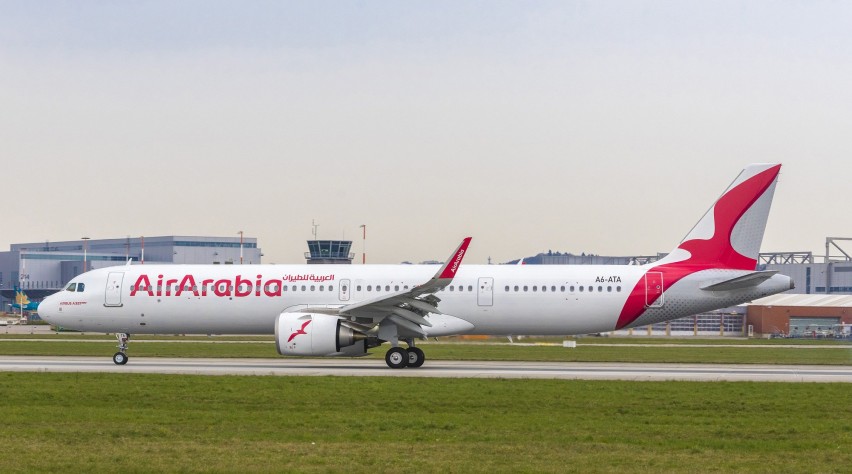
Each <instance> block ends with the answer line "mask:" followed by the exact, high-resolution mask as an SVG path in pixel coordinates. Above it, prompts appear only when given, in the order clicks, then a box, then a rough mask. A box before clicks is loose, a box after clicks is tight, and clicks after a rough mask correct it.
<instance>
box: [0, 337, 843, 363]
mask: <svg viewBox="0 0 852 474" xmlns="http://www.w3.org/2000/svg"><path fill="white" fill-rule="evenodd" d="M60 336H61V335H60ZM32 337H34V336H30V338H32ZM53 338H54V339H55V340H53V341H32V340H27V339H26V338H21V337H20V336H18V337H9V336H3V337H0V355H76V356H102V357H111V356H112V354H113V352H115V347H114V341H115V339H114V338H110V337H104V336H94V337H93V336H79V335H78V336H72V335H65V337H53ZM48 339H50V338H48ZM62 339H73V340H74V342H66V341H63V340H62ZM98 341H100V342H98ZM214 341H217V342H222V341H226V342H227V343H225V344H211V343H209V342H214ZM613 341H620V342H617V343H615V345H614V346H598V345H594V344H598V343H605V344H611V343H612V342H613ZM631 341H632V342H631ZM656 341H659V340H652V342H649V341H648V340H645V339H631V340H629V341H628V342H624V340H622V339H615V338H585V339H581V340H580V341H579V343H578V347H577V348H576V349H566V348H563V347H561V346H548V345H539V346H528V345H518V344H515V345H506V344H501V345H490V344H482V343H436V342H432V341H430V342H428V343H421V347H422V348H423V350H424V351H425V352H426V357H427V360H526V361H562V362H657V363H669V362H672V363H676V362H681V363H754V364H818V365H823V364H832V365H850V364H852V349H849V346H848V345H845V346H841V345H838V344H837V343H833V341H813V342H811V343H806V342H800V343H799V345H801V346H802V348H798V347H796V348H789V347H777V346H778V344H777V343H775V342H773V341H767V340H764V341H763V343H760V342H752V343H751V344H747V345H748V347H727V346H729V345H730V344H719V346H715V345H716V344H717V340H716V339H711V340H706V339H705V340H701V343H703V344H708V343H711V344H713V345H714V347H695V345H696V344H698V342H697V341H695V340H689V341H688V343H684V344H682V345H678V346H677V347H669V346H665V345H663V343H660V342H656ZM664 341H665V344H672V343H678V344H680V341H682V340H671V339H669V340H664ZM742 342H747V341H742ZM847 344H848V341H847ZM385 350H387V345H385V346H383V347H382V348H378V349H374V350H373V351H372V352H373V353H372V354H371V355H370V356H369V357H374V358H381V357H384V353H385ZM128 354H129V355H130V356H131V357H133V356H146V357H265V358H273V357H280V356H279V355H278V353H277V352H276V351H275V345H274V343H273V341H272V339H271V337H256V338H254V339H250V338H248V339H247V338H231V337H228V338H221V337H216V338H205V337H172V338H169V337H158V338H145V337H140V338H139V339H138V340H136V339H134V340H132V341H131V344H130V349H129V352H128Z"/></svg>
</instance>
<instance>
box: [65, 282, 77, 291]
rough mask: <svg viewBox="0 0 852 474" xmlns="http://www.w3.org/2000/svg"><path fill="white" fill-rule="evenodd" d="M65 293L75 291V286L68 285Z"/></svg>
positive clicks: (73, 284)
mask: <svg viewBox="0 0 852 474" xmlns="http://www.w3.org/2000/svg"><path fill="white" fill-rule="evenodd" d="M65 291H77V284H76V283H71V284H70V285H68V288H65Z"/></svg>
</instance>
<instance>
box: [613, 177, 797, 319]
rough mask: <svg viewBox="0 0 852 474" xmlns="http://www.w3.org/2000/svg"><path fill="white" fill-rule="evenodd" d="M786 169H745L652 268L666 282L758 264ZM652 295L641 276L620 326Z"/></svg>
mask: <svg viewBox="0 0 852 474" xmlns="http://www.w3.org/2000/svg"><path fill="white" fill-rule="evenodd" d="M780 170H781V165H780V164H758V165H751V166H749V167H747V168H746V169H744V170H743V171H742V173H740V175H739V176H738V177H737V179H736V180H734V182H733V183H732V184H731V186H729V187H728V189H727V190H726V191H725V193H724V194H723V195H722V197H720V198H719V200H717V201H716V203H715V204H714V205H713V207H711V208H710V210H709V211H707V213H706V214H705V215H704V217H703V218H701V220H700V221H698V224H696V225H695V227H693V229H692V231H690V233H689V234H688V235H687V236H686V238H685V239H684V240H683V242H681V243H680V245H678V247H677V248H676V249H675V250H674V251H672V252H671V253H670V254H669V255H668V256H666V258H664V259H662V260H660V261H659V262H657V263H656V264H654V265H652V266H650V267H649V268H648V270H649V271H655V272H662V273H663V282H664V284H665V288H670V287H671V286H673V285H674V284H675V283H677V282H678V281H680V280H681V279H682V278H684V277H686V276H687V275H691V274H693V273H696V272H699V271H702V270H708V269H730V270H747V271H752V270H754V269H755V268H756V266H757V257H758V252H759V250H760V242H761V240H763V231H764V229H765V227H766V220H767V218H768V216H769V206H770V204H771V202H772V194H773V193H774V191H775V183H776V181H777V178H778V173H779V171H780ZM646 296H647V295H646V288H645V279H644V278H641V279H640V280H639V282H638V283H637V284H636V286H635V287H634V288H633V291H631V293H630V295H629V296H628V297H627V301H626V302H625V303H624V307H623V308H622V310H621V314H620V315H619V317H618V323H617V324H616V329H621V328H624V327H626V326H628V325H629V324H630V323H632V322H633V321H635V320H636V319H638V318H639V317H640V316H641V315H642V314H643V313H644V312H645V310H646V309H647V306H648V305H650V304H653V301H646ZM657 298H659V296H657Z"/></svg>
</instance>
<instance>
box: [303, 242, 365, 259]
mask: <svg viewBox="0 0 852 474" xmlns="http://www.w3.org/2000/svg"><path fill="white" fill-rule="evenodd" d="M351 249H352V241H351V240H309V241H308V250H309V251H308V252H305V260H307V263H309V264H315V263H316V264H321V263H345V264H352V259H353V258H355V254H354V253H351V252H349V250H351Z"/></svg>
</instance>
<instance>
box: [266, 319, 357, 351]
mask: <svg viewBox="0 0 852 474" xmlns="http://www.w3.org/2000/svg"><path fill="white" fill-rule="evenodd" d="M366 339H367V335H366V334H364V333H361V332H358V331H356V330H354V329H352V328H350V327H347V326H344V325H343V320H342V319H340V318H338V317H337V316H330V315H327V314H313V313H281V314H280V315H279V316H278V319H277V320H276V321H275V345H276V346H277V348H278V353H279V354H281V355H294V356H347V357H353V356H362V355H366V354H367V345H366Z"/></svg>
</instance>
